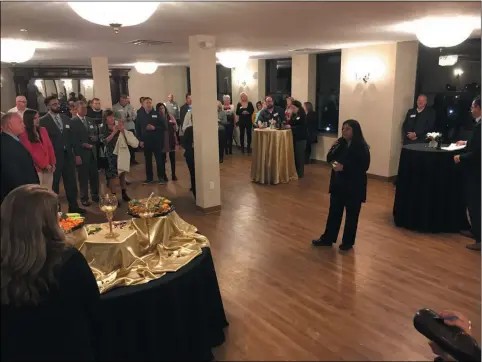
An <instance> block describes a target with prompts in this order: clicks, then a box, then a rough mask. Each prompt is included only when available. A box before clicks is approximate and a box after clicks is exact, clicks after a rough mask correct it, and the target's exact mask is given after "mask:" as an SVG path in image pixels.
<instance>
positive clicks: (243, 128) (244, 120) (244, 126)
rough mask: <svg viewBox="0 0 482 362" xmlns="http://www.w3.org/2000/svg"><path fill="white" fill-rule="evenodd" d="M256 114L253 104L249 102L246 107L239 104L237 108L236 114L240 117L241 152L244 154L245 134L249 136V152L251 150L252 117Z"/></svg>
mask: <svg viewBox="0 0 482 362" xmlns="http://www.w3.org/2000/svg"><path fill="white" fill-rule="evenodd" d="M253 113H254V107H253V104H252V103H251V102H248V103H247V104H246V105H245V106H243V105H242V104H241V103H238V105H237V106H236V114H237V116H238V126H239V143H241V145H240V146H241V150H242V151H243V152H244V134H245V133H248V134H247V137H248V142H247V146H248V152H249V151H250V149H251V136H252V129H253V123H252V116H253Z"/></svg>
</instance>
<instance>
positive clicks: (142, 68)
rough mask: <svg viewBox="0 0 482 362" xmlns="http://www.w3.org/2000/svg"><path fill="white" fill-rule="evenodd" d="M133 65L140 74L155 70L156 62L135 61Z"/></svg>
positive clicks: (150, 72)
mask: <svg viewBox="0 0 482 362" xmlns="http://www.w3.org/2000/svg"><path fill="white" fill-rule="evenodd" d="M134 67H135V68H136V70H137V71H138V72H139V73H141V74H152V73H154V72H155V71H156V70H157V67H158V64H157V63H154V62H137V63H136V64H134Z"/></svg>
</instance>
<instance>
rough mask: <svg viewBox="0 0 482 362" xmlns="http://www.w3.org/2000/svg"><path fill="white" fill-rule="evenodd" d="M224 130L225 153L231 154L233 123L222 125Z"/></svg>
mask: <svg viewBox="0 0 482 362" xmlns="http://www.w3.org/2000/svg"><path fill="white" fill-rule="evenodd" d="M224 132H225V133H226V136H225V139H226V146H225V148H226V154H227V155H232V154H233V133H234V124H232V123H228V124H227V125H225V126H224Z"/></svg>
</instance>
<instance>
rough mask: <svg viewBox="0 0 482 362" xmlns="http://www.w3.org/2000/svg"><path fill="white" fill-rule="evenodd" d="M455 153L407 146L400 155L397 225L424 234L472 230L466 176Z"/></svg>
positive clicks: (423, 146) (421, 144)
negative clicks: (455, 160) (465, 185)
mask: <svg viewBox="0 0 482 362" xmlns="http://www.w3.org/2000/svg"><path fill="white" fill-rule="evenodd" d="M455 154H457V153H455V152H450V151H444V150H437V149H434V148H429V147H428V145H427V144H424V143H417V144H410V145H405V146H403V148H402V153H401V155H400V164H399V167H398V176H397V182H396V187H397V189H396V193H395V204H394V206H393V217H394V220H395V224H396V225H397V226H402V227H405V228H407V229H411V230H417V231H422V232H459V231H460V230H465V229H468V228H469V224H468V220H467V213H466V204H465V199H464V198H465V194H464V184H463V174H462V170H461V169H460V167H458V166H457V165H456V164H455V163H454V160H453V157H454V155H455Z"/></svg>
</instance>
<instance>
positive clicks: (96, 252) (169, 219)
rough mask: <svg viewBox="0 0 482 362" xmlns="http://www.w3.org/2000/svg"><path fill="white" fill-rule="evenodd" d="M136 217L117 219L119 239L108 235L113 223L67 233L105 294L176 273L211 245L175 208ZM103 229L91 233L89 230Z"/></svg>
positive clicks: (116, 226)
mask: <svg viewBox="0 0 482 362" xmlns="http://www.w3.org/2000/svg"><path fill="white" fill-rule="evenodd" d="M148 224H149V228H150V236H151V238H150V240H148V237H147V236H148V233H147V226H146V220H142V219H132V220H129V221H124V222H115V223H114V231H115V232H116V233H118V234H119V236H118V237H117V238H115V239H107V238H105V235H106V233H108V232H109V225H108V224H107V223H106V224H99V225H87V226H86V227H85V228H82V229H79V230H77V231H74V232H73V233H71V234H69V235H67V242H69V243H71V244H73V245H74V246H75V247H76V248H77V249H79V250H80V252H81V253H82V254H83V255H84V256H85V258H86V259H87V261H88V263H89V265H90V267H91V269H92V271H93V273H94V275H95V278H96V280H97V285H98V286H99V290H100V292H101V293H104V292H106V291H108V290H110V289H112V288H114V287H117V286H128V285H136V284H144V283H147V282H149V281H151V280H153V279H157V278H159V277H162V276H163V275H164V274H166V272H175V271H177V270H179V269H180V268H181V267H183V266H184V265H186V264H188V263H189V262H190V261H191V260H193V259H194V258H195V257H197V256H198V255H201V254H202V250H201V249H202V248H204V247H209V241H208V239H207V238H206V237H205V236H202V235H200V234H197V233H196V231H197V229H196V227H194V226H193V225H190V224H188V223H187V222H185V221H184V220H183V219H181V218H180V217H179V215H178V214H177V213H176V212H175V211H173V212H171V213H170V214H169V215H167V216H162V217H157V218H152V219H149V220H148ZM95 227H100V228H101V229H102V230H101V231H99V232H97V233H95V234H92V235H88V234H87V230H90V229H92V228H95Z"/></svg>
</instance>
